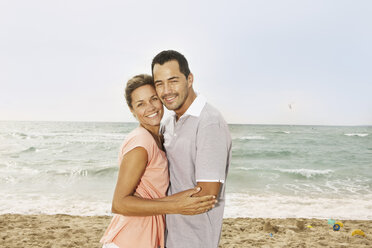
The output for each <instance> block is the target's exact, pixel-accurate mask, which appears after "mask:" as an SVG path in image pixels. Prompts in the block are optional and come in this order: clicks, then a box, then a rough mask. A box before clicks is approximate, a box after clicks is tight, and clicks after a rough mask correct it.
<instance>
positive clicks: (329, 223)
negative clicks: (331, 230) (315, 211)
mask: <svg viewBox="0 0 372 248" xmlns="http://www.w3.org/2000/svg"><path fill="white" fill-rule="evenodd" d="M335 222H336V221H335V220H332V219H328V225H331V226H333V225H334V224H335Z"/></svg>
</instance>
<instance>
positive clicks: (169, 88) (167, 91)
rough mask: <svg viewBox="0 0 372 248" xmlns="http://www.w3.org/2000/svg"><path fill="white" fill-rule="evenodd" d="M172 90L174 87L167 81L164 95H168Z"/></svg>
mask: <svg viewBox="0 0 372 248" xmlns="http://www.w3.org/2000/svg"><path fill="white" fill-rule="evenodd" d="M171 92H172V88H171V87H170V85H169V84H168V83H165V84H164V95H167V94H169V93H171Z"/></svg>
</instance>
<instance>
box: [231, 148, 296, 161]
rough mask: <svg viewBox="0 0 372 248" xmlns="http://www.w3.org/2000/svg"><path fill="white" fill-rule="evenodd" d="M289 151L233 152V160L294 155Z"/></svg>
mask: <svg viewBox="0 0 372 248" xmlns="http://www.w3.org/2000/svg"><path fill="white" fill-rule="evenodd" d="M294 154H295V153H294V152H291V151H248V152H245V151H235V150H233V158H236V157H243V158H247V159H249V158H284V157H288V156H291V155H294Z"/></svg>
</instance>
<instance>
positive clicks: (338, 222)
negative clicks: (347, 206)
mask: <svg viewBox="0 0 372 248" xmlns="http://www.w3.org/2000/svg"><path fill="white" fill-rule="evenodd" d="M335 224H338V225H340V227H344V224H342V222H340V221H337V222H336V223H335Z"/></svg>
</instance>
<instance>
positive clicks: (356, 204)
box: [224, 193, 372, 220]
mask: <svg viewBox="0 0 372 248" xmlns="http://www.w3.org/2000/svg"><path fill="white" fill-rule="evenodd" d="M370 199H372V195H365V196H364V197H360V196H358V197H355V198H352V197H347V198H346V197H345V198H337V199H330V198H319V197H314V198H311V197H300V196H282V195H265V196H255V195H248V194H245V193H230V194H229V193H227V194H226V207H225V213H224V217H225V218H237V217H251V218H318V219H329V218H334V219H352V220H372V212H371V209H372V201H371V200H370Z"/></svg>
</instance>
